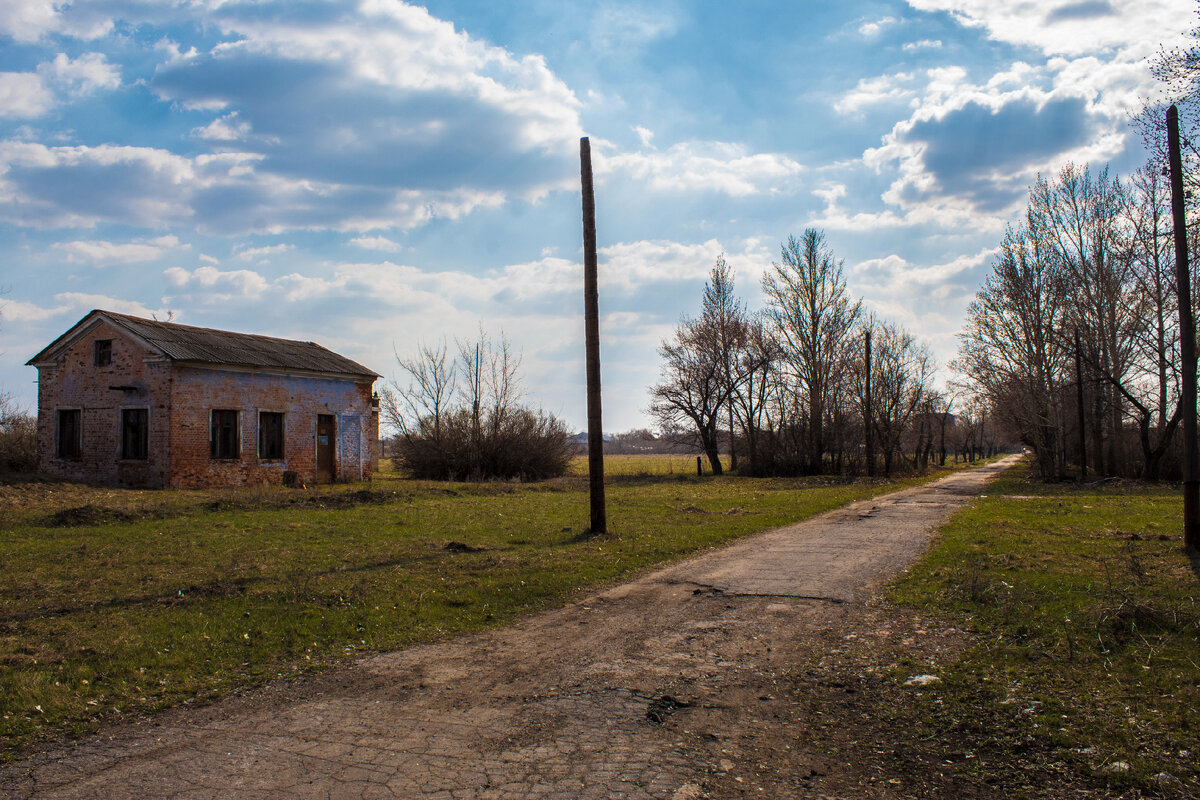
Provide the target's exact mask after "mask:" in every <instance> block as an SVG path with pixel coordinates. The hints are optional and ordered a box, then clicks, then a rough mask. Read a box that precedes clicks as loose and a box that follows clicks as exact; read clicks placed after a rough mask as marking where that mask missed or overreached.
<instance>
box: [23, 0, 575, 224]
mask: <svg viewBox="0 0 1200 800" xmlns="http://www.w3.org/2000/svg"><path fill="white" fill-rule="evenodd" d="M78 6H84V8H78ZM104 8H109V9H110V12H111V8H110V7H109V6H108V5H107V4H97V5H95V6H88V5H87V4H71V5H67V4H58V3H48V2H43V3H35V2H29V0H20V6H19V8H17V9H13V8H9V7H7V6H6V7H5V10H4V11H2V12H0V32H7V33H8V34H9V35H11V36H14V37H16V38H19V39H22V40H24V41H35V40H38V39H39V38H41V37H45V36H49V35H72V36H84V35H90V34H93V33H96V32H97V31H104V30H109V29H111V24H112V20H111V19H107V18H105V12H104ZM120 8H121V19H122V21H123V23H124V24H126V25H129V26H130V27H131V28H133V27H137V26H138V25H146V26H147V27H148V28H149V29H151V30H153V28H154V26H156V25H165V24H166V23H168V22H169V24H170V25H172V26H182V27H187V26H188V25H195V26H199V27H203V28H205V29H208V30H211V31H214V32H217V33H218V34H219V36H218V37H217V38H218V39H219V40H220V41H219V42H218V43H217V44H216V45H213V46H211V47H210V48H209V49H207V50H199V51H198V50H197V49H196V47H195V46H193V45H190V44H186V45H185V46H183V47H181V46H180V45H178V44H174V43H172V42H170V41H168V40H167V39H165V38H164V39H161V40H160V43H159V45H156V46H154V48H155V49H156V50H157V52H158V53H159V54H161V55H162V56H165V58H166V60H165V62H164V63H162V64H160V65H159V67H158V68H157V69H155V70H154V72H153V74H152V75H150V76H148V77H147V79H146V84H147V86H148V87H149V89H150V91H152V92H154V93H155V94H156V95H157V96H158V97H159V98H161V99H163V100H166V101H169V102H170V103H171V104H172V106H173V109H174V110H175V111H176V112H177V113H178V112H182V111H184V110H190V111H192V112H197V111H204V110H209V111H212V110H216V111H217V113H216V114H214V115H212V116H211V117H208V118H207V119H205V120H203V121H201V122H200V123H199V124H196V123H191V127H192V138H193V139H194V140H195V141H198V142H201V143H203V144H205V145H207V146H209V147H212V148H214V149H215V150H218V151H224V152H219V153H217V154H215V155H204V154H200V155H193V154H191V153H189V154H187V155H183V154H181V153H182V151H180V150H178V149H177V148H175V147H174V146H170V145H168V146H162V147H161V148H152V147H126V148H117V147H114V146H111V145H103V146H79V147H75V148H54V147H47V146H46V145H45V144H34V143H32V142H14V141H12V140H10V141H8V142H3V143H0V220H3V221H7V222H10V223H13V224H16V225H28V226H33V227H39V228H55V227H63V226H80V227H86V226H92V225H95V224H98V223H104V222H111V223H116V224H125V225H138V226H154V227H160V226H163V225H174V224H188V225H191V226H195V227H198V228H200V229H202V230H206V231H213V232H219V233H223V234H228V233H245V232H249V231H255V232H260V233H279V232H283V231H288V230H323V229H324V230H342V231H359V232H362V231H369V230H373V229H380V230H386V229H405V228H412V227H415V226H418V225H423V224H426V223H428V222H429V221H431V220H434V219H439V218H440V219H457V218H460V217H462V216H464V215H466V214H470V213H471V212H472V211H474V210H475V209H478V208H481V207H484V208H492V207H496V206H499V205H501V204H503V203H505V202H507V201H508V200H509V198H514V197H515V198H521V199H523V200H527V201H534V200H537V199H539V198H542V197H545V196H546V195H547V193H549V192H550V191H553V190H555V189H558V188H560V187H566V186H571V185H573V183H574V181H575V180H577V178H575V177H574V176H575V174H576V173H575V170H574V167H575V164H574V146H573V142H574V140H575V139H576V137H577V136H578V135H579V132H580V128H581V125H580V121H579V109H580V108H581V104H580V102H579V101H578V99H577V98H576V97H575V95H574V93H573V92H572V91H571V89H570V88H569V87H568V86H567V85H566V84H565V83H564V82H563V81H562V80H560V79H559V78H558V77H557V76H556V75H555V74H554V73H553V72H552V71H551V70H550V69H549V67H548V66H547V64H546V62H545V59H544V58H543V57H541V56H540V55H536V54H534V55H521V54H514V53H510V52H509V51H507V50H505V49H503V48H500V47H495V46H491V45H488V44H487V43H486V42H483V41H481V40H478V39H474V38H472V37H471V36H469V35H467V34H466V33H464V32H461V31H456V30H455V28H454V25H453V24H452V23H450V22H446V21H443V20H439V19H436V18H434V17H433V16H431V15H430V14H429V12H428V11H426V10H425V9H424V8H421V7H419V6H416V5H408V4H405V3H401V2H396V0H364V2H362V3H359V4H357V5H356V6H355V7H353V8H351V7H348V6H339V5H338V4H328V5H321V4H316V5H312V6H304V7H303V9H300V10H298V11H297V12H296V13H279V14H274V13H273V14H270V15H265V14H258V13H254V12H252V11H250V10H249V8H248V7H247V6H246V5H245V4H240V3H222V2H212V3H209V2H196V3H184V4H173V5H171V6H170V8H169V9H168V8H166V7H163V6H162V5H161V4H159V3H156V2H142V0H129V2H127V3H123V4H121V6H120ZM120 82H121V75H120V71H119V69H118V67H117V65H114V64H112V63H110V62H109V61H108V60H107V58H106V56H104V55H103V54H100V53H94V52H86V53H84V54H82V55H79V56H77V57H75V58H70V57H68V56H67V55H66V54H65V53H59V54H58V55H57V56H55V57H53V58H52V59H51V60H49V61H47V62H45V63H43V64H42V65H41V66H40V67H39V68H38V72H37V73H8V74H4V75H3V76H0V115H2V116H10V117H18V118H19V117H26V118H32V117H37V116H40V115H43V114H45V113H46V112H47V111H48V110H50V109H52V108H53V107H54V105H55V104H56V97H55V94H56V93H57V94H58V95H60V96H61V98H68V97H76V96H79V95H82V94H86V93H89V92H96V91H100V90H110V89H114V88H117V87H118V86H119V85H120ZM61 98H60V99H61ZM264 98H269V101H267V100H265V99H264ZM481 130H485V131H488V132H489V138H490V143H489V144H488V146H486V147H485V146H483V145H482V144H481V138H480V133H479V131H481ZM19 145H27V148H26V149H24V150H22V149H20V147H19ZM39 147H40V148H41V150H40V151H38V152H35V151H34V150H33V149H31V148H39Z"/></svg>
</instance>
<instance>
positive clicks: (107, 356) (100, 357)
mask: <svg viewBox="0 0 1200 800" xmlns="http://www.w3.org/2000/svg"><path fill="white" fill-rule="evenodd" d="M112 344H113V340H112V339H96V340H94V341H93V342H92V366H94V367H108V366H111V365H112Z"/></svg>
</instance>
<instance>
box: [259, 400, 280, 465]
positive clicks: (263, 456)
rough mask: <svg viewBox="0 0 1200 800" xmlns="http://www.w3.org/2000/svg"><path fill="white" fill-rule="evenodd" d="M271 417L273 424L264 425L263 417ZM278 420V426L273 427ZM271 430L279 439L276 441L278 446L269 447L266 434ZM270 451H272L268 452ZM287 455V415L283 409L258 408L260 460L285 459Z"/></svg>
mask: <svg viewBox="0 0 1200 800" xmlns="http://www.w3.org/2000/svg"><path fill="white" fill-rule="evenodd" d="M264 418H271V419H272V420H273V422H272V423H271V425H268V426H264V425H263V419H264ZM276 421H277V424H278V428H275V429H272V428H271V426H272V425H275V424H276ZM268 430H270V431H271V432H272V433H274V435H275V436H278V440H277V441H276V442H274V444H276V445H277V447H272V448H268V447H266V445H267V444H271V443H269V442H267V441H266V439H265V436H264V434H265V433H266V432H267V431H268ZM268 451H270V452H268ZM286 455H287V416H286V414H285V413H284V412H283V411H271V410H269V409H261V408H260V409H259V410H258V460H259V461H283V460H284V458H286Z"/></svg>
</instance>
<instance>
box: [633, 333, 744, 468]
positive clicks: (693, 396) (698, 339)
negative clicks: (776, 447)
mask: <svg viewBox="0 0 1200 800" xmlns="http://www.w3.org/2000/svg"><path fill="white" fill-rule="evenodd" d="M658 352H659V354H660V355H661V356H662V358H663V366H662V380H661V381H660V382H659V383H658V384H656V385H655V386H653V387H652V388H651V390H650V396H651V404H650V413H651V415H653V416H654V418H655V420H656V422H657V423H658V425H659V428H660V429H662V430H664V431H666V430H672V429H678V428H683V429H685V430H688V431H689V432H690V433H693V434H695V436H696V438H697V442H698V443H699V445H700V448H701V449H702V450H703V451H704V453H705V455H706V456H708V463H709V464H710V465H711V467H712V471H713V474H714V475H720V474H721V473H722V468H721V457H720V453H719V443H718V441H717V429H718V425H719V423H720V415H721V410H722V407H723V405H724V403H725V400H726V398H727V397H728V391H727V388H726V383H725V377H724V370H723V365H722V364H721V361H720V358H719V351H718V349H717V347H716V346H715V332H714V331H713V329H712V328H711V327H710V326H708V325H706V324H705V322H704V320H703V319H700V320H691V319H686V318H685V319H684V320H682V321H681V322H680V323H679V325H678V326H677V327H676V328H675V333H674V334H673V335H672V337H671V338H670V339H669V340H667V341H664V342H663V343H662V346H661V347H659V350H658Z"/></svg>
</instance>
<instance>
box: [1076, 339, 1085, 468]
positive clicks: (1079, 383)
mask: <svg viewBox="0 0 1200 800" xmlns="http://www.w3.org/2000/svg"><path fill="white" fill-rule="evenodd" d="M1075 402H1076V405H1077V407H1078V410H1079V480H1080V481H1086V480H1087V436H1086V430H1087V426H1086V425H1085V424H1084V418H1083V412H1084V403H1083V348H1082V347H1080V346H1079V328H1076V329H1075Z"/></svg>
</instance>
